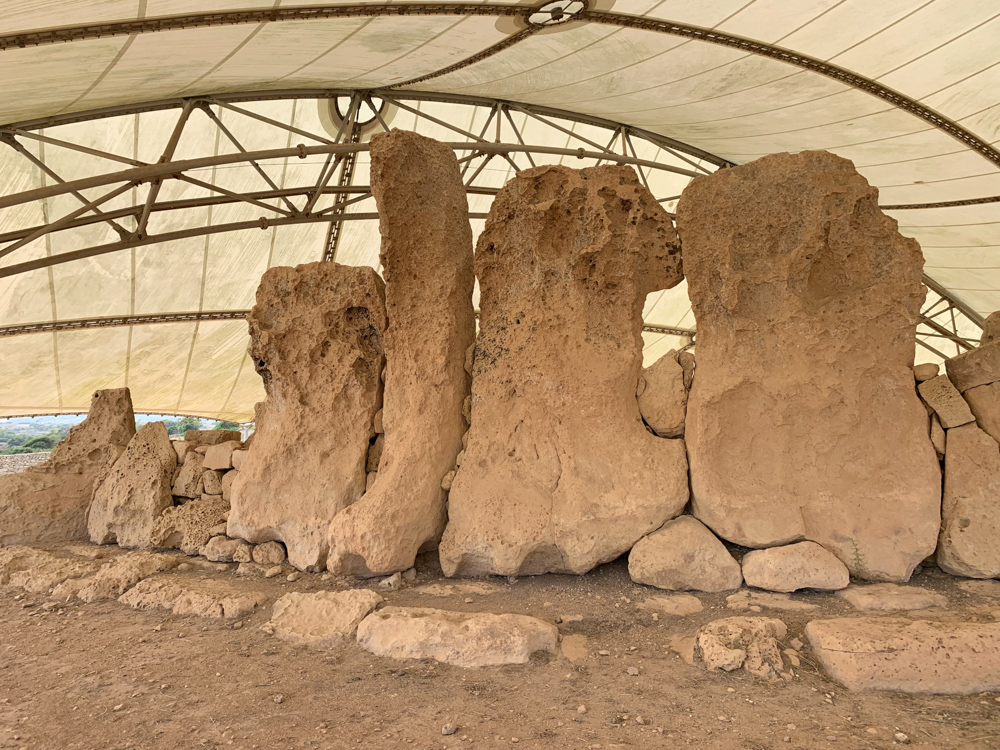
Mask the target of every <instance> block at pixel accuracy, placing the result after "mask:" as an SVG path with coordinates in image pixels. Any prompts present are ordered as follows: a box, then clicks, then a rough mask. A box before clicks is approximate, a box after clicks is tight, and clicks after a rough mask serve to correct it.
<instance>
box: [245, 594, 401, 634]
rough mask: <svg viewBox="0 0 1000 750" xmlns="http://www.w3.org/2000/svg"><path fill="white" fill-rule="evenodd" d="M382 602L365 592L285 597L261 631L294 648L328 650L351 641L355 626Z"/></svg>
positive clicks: (376, 595)
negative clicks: (310, 647)
mask: <svg viewBox="0 0 1000 750" xmlns="http://www.w3.org/2000/svg"><path fill="white" fill-rule="evenodd" d="M382 601H383V600H382V597H381V596H379V595H378V594H376V593H375V592H374V591H368V590H367V589H355V590H353V591H318V592H316V593H315V594H300V593H291V594H285V595H284V596H283V597H281V598H280V599H278V601H276V602H275V603H274V609H273V610H272V613H271V620H270V621H269V622H268V623H267V624H265V625H264V626H262V628H261V629H262V630H264V631H265V632H268V633H271V634H272V635H274V636H276V637H277V638H280V639H281V640H283V641H288V642H289V643H294V644H295V645H297V646H313V647H315V648H331V647H333V646H337V645H339V644H340V643H342V642H343V641H344V640H346V639H349V638H353V637H354V633H355V631H356V630H357V627H358V624H359V623H360V622H361V621H362V620H363V619H364V618H365V617H366V616H367V615H368V614H369V613H370V612H371V611H372V610H373V609H375V607H377V606H378V605H379V604H380V603H381V602H382Z"/></svg>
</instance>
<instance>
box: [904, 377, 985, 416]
mask: <svg viewBox="0 0 1000 750" xmlns="http://www.w3.org/2000/svg"><path fill="white" fill-rule="evenodd" d="M917 390H918V391H919V392H920V397H921V398H922V399H923V400H924V401H926V402H927V405H928V406H930V407H931V408H932V409H933V410H934V412H935V413H936V414H937V417H938V419H939V420H940V421H941V426H942V427H945V428H946V429H951V428H952V427H961V426H962V425H963V424H968V423H969V422H972V421H973V420H974V419H975V417H973V416H972V412H971V411H970V410H969V405H968V404H967V403H966V402H965V399H964V398H962V394H961V393H959V392H958V389H957V388H956V387H955V386H953V385H952V384H951V381H950V380H949V379H948V376H947V375H938V376H937V377H936V378H931V379H930V380H925V381H924V382H923V383H921V384H920V385H919V386H917Z"/></svg>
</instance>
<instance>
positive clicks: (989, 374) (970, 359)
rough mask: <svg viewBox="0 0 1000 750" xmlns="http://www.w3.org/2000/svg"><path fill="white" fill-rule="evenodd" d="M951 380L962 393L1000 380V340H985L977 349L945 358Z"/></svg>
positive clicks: (946, 368) (945, 365)
mask: <svg viewBox="0 0 1000 750" xmlns="http://www.w3.org/2000/svg"><path fill="white" fill-rule="evenodd" d="M944 367H945V370H946V371H947V373H948V377H949V378H951V382H952V383H954V384H955V387H956V388H958V390H960V391H961V392H962V393H965V392H966V391H967V390H969V389H970V388H975V387H976V386H978V385H989V384H990V383H996V382H998V381H1000V341H996V340H992V341H984V342H983V343H981V344H980V345H979V346H978V347H976V348H975V349H970V350H969V351H967V352H963V353H962V354H959V355H958V356H957V357H952V358H951V359H948V360H945V363H944Z"/></svg>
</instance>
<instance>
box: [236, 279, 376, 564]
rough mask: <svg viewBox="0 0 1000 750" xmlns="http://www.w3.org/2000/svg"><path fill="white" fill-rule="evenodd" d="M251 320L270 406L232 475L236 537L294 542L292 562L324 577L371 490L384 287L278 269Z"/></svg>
mask: <svg viewBox="0 0 1000 750" xmlns="http://www.w3.org/2000/svg"><path fill="white" fill-rule="evenodd" d="M247 320H248V321H249V324H250V340H251V343H250V357H251V358H252V359H253V361H254V365H255V366H256V368H257V372H258V373H259V374H260V376H261V377H262V378H263V380H264V391H265V393H266V399H265V400H264V401H263V402H262V403H259V404H257V409H256V424H257V430H256V432H255V433H254V439H253V443H252V444H251V446H250V450H249V451H248V452H247V455H246V457H245V459H244V461H243V465H242V467H241V469H240V471H239V472H230V473H236V474H237V476H236V478H235V479H234V480H233V481H232V489H231V493H230V494H231V502H232V511H231V512H230V515H229V526H228V529H229V531H228V533H229V535H230V536H233V537H240V538H241V539H246V540H247V541H249V542H253V543H255V544H259V543H262V542H269V541H281V542H284V543H285V547H286V548H287V549H288V561H289V563H291V564H292V565H294V566H295V567H296V568H299V569H300V570H306V569H309V570H320V569H322V568H323V566H324V565H325V564H326V557H327V550H328V547H327V533H328V530H329V527H330V521H332V520H333V518H334V516H336V515H337V513H339V512H340V511H342V510H343V509H344V508H346V507H347V506H349V505H351V504H352V503H354V502H356V501H357V500H358V499H360V497H361V495H362V493H363V492H364V490H365V459H366V456H367V453H368V436H369V435H370V434H371V427H372V418H373V417H374V416H375V412H376V411H378V409H379V407H380V406H381V400H382V382H381V379H380V377H379V373H380V372H381V371H382V365H383V362H384V357H383V355H382V335H383V333H384V332H385V326H386V319H385V301H384V297H383V284H382V280H381V279H380V278H379V277H378V275H377V274H376V273H375V271H374V269H371V268H366V267H348V266H341V265H338V264H336V263H326V262H320V263H309V264H306V265H301V266H297V267H295V268H288V267H279V268H272V269H270V270H269V271H268V272H267V273H265V274H264V276H263V278H262V279H261V283H260V287H259V288H258V289H257V304H256V305H255V306H254V308H253V310H251V311H250V314H249V315H248V316H247ZM228 478H229V474H227V475H226V476H225V477H223V497H225V488H226V480H227V479H228Z"/></svg>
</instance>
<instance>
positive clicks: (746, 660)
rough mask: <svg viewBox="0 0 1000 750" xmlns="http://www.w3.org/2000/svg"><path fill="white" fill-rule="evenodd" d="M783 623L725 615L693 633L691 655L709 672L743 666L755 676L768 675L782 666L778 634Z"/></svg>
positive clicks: (786, 630)
mask: <svg viewBox="0 0 1000 750" xmlns="http://www.w3.org/2000/svg"><path fill="white" fill-rule="evenodd" d="M787 632H788V628H786V627H785V623H783V622H782V621H781V620H775V619H771V618H768V617H726V618H724V619H721V620H715V621H714V622H710V623H708V624H707V625H703V626H702V627H701V628H700V629H699V630H698V634H697V635H696V636H695V655H696V657H698V658H700V659H701V660H702V661H703V662H704V664H705V667H706V668H707V669H708V671H710V672H718V671H720V670H721V671H723V672H732V671H733V670H734V669H739V668H740V667H743V669H745V670H746V671H747V672H749V673H750V674H752V675H754V676H756V677H772V676H773V675H774V674H775V673H776V672H780V671H782V670H783V669H784V662H783V661H782V659H781V648H780V647H779V645H778V641H777V639H778V638H784V637H785V635H786V634H787Z"/></svg>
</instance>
